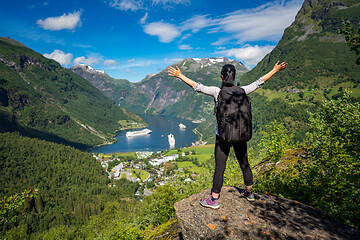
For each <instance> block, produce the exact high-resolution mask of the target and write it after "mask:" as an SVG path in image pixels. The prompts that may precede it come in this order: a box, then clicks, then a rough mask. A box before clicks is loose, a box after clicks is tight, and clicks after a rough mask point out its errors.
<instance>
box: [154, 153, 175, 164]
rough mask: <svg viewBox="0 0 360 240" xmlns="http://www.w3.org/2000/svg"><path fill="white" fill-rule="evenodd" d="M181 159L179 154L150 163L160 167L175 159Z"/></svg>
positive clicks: (156, 159)
mask: <svg viewBox="0 0 360 240" xmlns="http://www.w3.org/2000/svg"><path fill="white" fill-rule="evenodd" d="M177 158H179V154H173V155H171V156H165V157H163V158H155V159H151V160H150V161H149V163H150V164H151V165H152V166H159V165H160V164H162V163H167V162H168V161H174V160H175V159H177Z"/></svg>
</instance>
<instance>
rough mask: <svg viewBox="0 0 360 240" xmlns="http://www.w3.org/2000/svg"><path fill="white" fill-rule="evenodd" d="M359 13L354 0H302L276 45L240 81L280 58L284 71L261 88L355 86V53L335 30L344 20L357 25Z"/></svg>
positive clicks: (356, 71)
mask: <svg viewBox="0 0 360 240" xmlns="http://www.w3.org/2000/svg"><path fill="white" fill-rule="evenodd" d="M359 13H360V2H359V1H357V0H341V1H336V2H334V1H331V0H305V2H304V4H303V6H302V7H301V9H300V10H299V12H298V14H297V16H296V19H295V21H294V22H293V23H292V24H291V26H290V27H288V28H287V29H286V30H285V32H284V35H283V37H282V39H281V40H280V42H279V43H278V45H277V46H276V48H275V49H274V50H273V51H272V52H271V53H269V54H268V55H267V56H266V57H265V58H264V59H263V60H262V61H261V62H260V63H259V64H258V65H257V66H256V67H255V68H254V69H253V70H252V71H250V72H248V73H247V74H245V75H244V76H243V77H242V81H243V82H244V83H248V82H250V81H251V79H252V78H253V77H254V76H256V75H258V74H262V73H264V72H266V71H268V70H269V69H270V68H271V67H272V66H273V65H274V63H275V62H276V61H277V60H284V61H287V62H289V66H288V69H287V71H284V72H283V73H282V74H281V75H279V77H277V78H275V79H272V80H271V81H269V82H268V83H267V84H266V85H264V88H266V89H271V90H287V89H293V88H296V89H300V90H305V91H312V92H315V91H316V90H319V89H322V90H325V89H326V90H329V89H333V90H338V88H339V87H341V86H343V87H350V88H355V89H358V88H359V86H358V84H359V82H360V76H359V66H358V65H356V63H355V60H356V55H355V53H353V52H351V51H350V48H349V47H348V46H347V44H346V42H345V37H344V36H342V35H340V34H339V33H338V30H339V29H340V28H341V27H342V26H343V21H345V20H350V22H351V23H352V24H353V25H354V26H355V27H356V28H358V25H359V21H360V14H359ZM356 93H357V95H358V93H359V92H358V91H356Z"/></svg>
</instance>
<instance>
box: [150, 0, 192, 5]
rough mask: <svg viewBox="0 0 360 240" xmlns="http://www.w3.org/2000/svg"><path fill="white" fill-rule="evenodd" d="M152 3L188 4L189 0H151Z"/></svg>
mask: <svg viewBox="0 0 360 240" xmlns="http://www.w3.org/2000/svg"><path fill="white" fill-rule="evenodd" d="M152 3H153V4H188V3H190V0H152Z"/></svg>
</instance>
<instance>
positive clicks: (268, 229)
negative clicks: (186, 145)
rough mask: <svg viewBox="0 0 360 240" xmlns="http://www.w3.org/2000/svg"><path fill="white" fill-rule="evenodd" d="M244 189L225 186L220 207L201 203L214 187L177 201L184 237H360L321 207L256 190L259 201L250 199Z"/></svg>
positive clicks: (179, 221) (357, 231)
mask: <svg viewBox="0 0 360 240" xmlns="http://www.w3.org/2000/svg"><path fill="white" fill-rule="evenodd" d="M240 191H241V189H238V188H235V187H224V188H223V189H222V192H221V198H220V201H219V202H220V208H219V209H216V210H214V209H211V208H205V207H202V206H201V205H200V203H199V201H200V199H201V198H207V197H208V196H209V193H210V190H204V191H202V192H200V193H198V194H195V195H192V196H191V197H189V198H187V199H183V200H181V201H179V202H177V203H175V210H176V217H177V220H178V223H179V224H180V227H181V229H182V234H183V237H184V239H191V240H195V239H360V230H358V229H355V228H352V227H350V226H347V225H343V224H340V223H337V222H334V221H332V220H330V218H329V217H328V216H327V215H326V214H325V213H324V212H322V211H320V210H318V209H315V208H312V207H309V206H307V205H304V204H302V203H300V202H297V201H294V200H290V199H285V198H280V197H274V196H270V195H266V194H255V197H256V201H254V202H249V201H247V200H246V199H245V198H242V197H241V195H240Z"/></svg>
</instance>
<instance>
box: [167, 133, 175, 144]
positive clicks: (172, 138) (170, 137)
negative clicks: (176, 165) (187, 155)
mask: <svg viewBox="0 0 360 240" xmlns="http://www.w3.org/2000/svg"><path fill="white" fill-rule="evenodd" d="M168 140H169V145H170V148H174V147H175V138H174V135H172V134H171V133H170V134H169V135H168Z"/></svg>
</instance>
